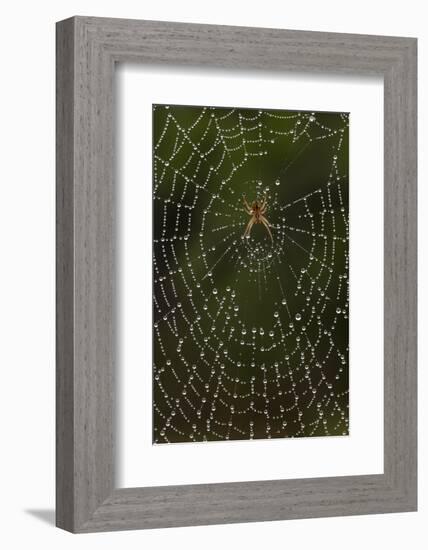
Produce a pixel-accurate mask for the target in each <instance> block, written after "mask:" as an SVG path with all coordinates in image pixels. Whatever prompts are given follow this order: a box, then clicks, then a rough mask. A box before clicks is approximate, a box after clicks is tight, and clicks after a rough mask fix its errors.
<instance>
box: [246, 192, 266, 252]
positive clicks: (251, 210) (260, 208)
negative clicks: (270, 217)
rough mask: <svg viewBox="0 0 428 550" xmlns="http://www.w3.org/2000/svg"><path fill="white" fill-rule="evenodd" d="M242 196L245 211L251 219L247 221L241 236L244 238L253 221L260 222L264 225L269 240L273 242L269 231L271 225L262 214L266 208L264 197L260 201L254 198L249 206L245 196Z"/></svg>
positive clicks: (248, 232)
mask: <svg viewBox="0 0 428 550" xmlns="http://www.w3.org/2000/svg"><path fill="white" fill-rule="evenodd" d="M242 198H243V201H244V209H245V212H246V213H247V214H248V215H249V216H251V219H250V221H249V222H248V224H247V227H246V228H245V232H244V234H243V236H242V237H243V238H245V237H247V236H248V235H249V234H250V232H251V228H252V227H253V225H254V224H255V223H262V224H263V225H264V226H265V227H266V230H267V232H268V233H269V237H270V239H271V241H272V242H273V238H272V233H271V230H270V228H271V227H272V226H271V225H270V223H269V222H268V221H267V219H266V218H265V216H264V214H265V212H266V209H267V201H266V197H264V198H263V200H262V201H261V202H259V200H255V201H254V202H253V203H252V204H251V206H250V205H249V204H248V202H247V199H246V198H245V196H243V197H242Z"/></svg>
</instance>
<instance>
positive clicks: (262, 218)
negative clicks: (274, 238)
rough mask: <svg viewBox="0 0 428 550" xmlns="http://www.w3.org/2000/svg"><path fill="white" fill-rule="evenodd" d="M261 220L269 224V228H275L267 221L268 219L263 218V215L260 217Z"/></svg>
mask: <svg viewBox="0 0 428 550" xmlns="http://www.w3.org/2000/svg"><path fill="white" fill-rule="evenodd" d="M259 219H260V220H261V219H263V220H264V221H265V222H266V223H267V224H268V226H269V227H273V226H272V225H271V224H270V223H269V222H268V221H267V219H266V217H265V216H263V215H262V214H261V215H260V216H259Z"/></svg>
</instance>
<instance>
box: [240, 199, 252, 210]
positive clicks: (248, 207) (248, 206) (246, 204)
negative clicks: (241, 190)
mask: <svg viewBox="0 0 428 550" xmlns="http://www.w3.org/2000/svg"><path fill="white" fill-rule="evenodd" d="M242 200H243V201H244V206H245V208H246V209H247V212H248V211H250V212H252V209H251V206H250V205H249V204H248V202H247V199H246V198H245V195H242Z"/></svg>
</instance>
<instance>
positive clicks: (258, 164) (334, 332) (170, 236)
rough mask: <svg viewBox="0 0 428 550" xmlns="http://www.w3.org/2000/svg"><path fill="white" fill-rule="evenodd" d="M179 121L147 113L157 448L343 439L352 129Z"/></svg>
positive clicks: (246, 115)
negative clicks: (311, 161) (302, 166)
mask: <svg viewBox="0 0 428 550" xmlns="http://www.w3.org/2000/svg"><path fill="white" fill-rule="evenodd" d="M184 108H185V109H187V111H186V113H187V116H186V117H183V116H181V114H182V112H183V111H182V109H183V107H180V106H169V105H154V106H153V123H154V143H153V203H154V229H153V236H154V244H153V285H154V287H153V288H154V292H153V296H154V298H153V300H154V301H153V317H154V328H153V345H154V353H153V441H154V443H174V442H192V441H193V442H195V441H222V440H234V439H269V438H276V437H310V436H332V435H347V434H348V430H349V414H348V311H349V306H348V304H349V300H348V267H349V266H348V233H349V225H348V204H347V196H348V194H347V186H348V174H347V166H348V165H347V153H346V152H345V151H344V150H343V144H344V141H345V140H346V139H347V136H348V128H349V120H348V115H347V114H343V113H334V114H331V117H332V118H331V121H332V124H331V125H330V124H328V120H329V118H328V116H327V115H326V114H319V113H316V112H313V113H311V112H297V111H296V112H293V111H275V110H248V109H245V110H244V109H236V108H230V109H226V108H214V107H193V108H189V107H184ZM189 109H190V110H189ZM189 113H190V114H189ZM326 120H327V123H326ZM320 146H322V151H324V153H323V154H324V157H323V158H324V160H325V164H326V166H327V167H328V168H327V172H326V175H325V176H322V177H321V179H320V184H319V185H317V186H316V188H314V189H312V190H310V191H309V192H306V191H305V190H302V193H300V191H299V181H298V178H296V176H294V178H293V181H290V179H289V178H288V174H289V173H290V170H292V167H293V165H297V164H298V163H299V162H301V161H302V160H303V161H304V159H305V154H307V153H308V151H309V150H310V149H311V148H312V150H314V151H316V150H317V147H320ZM282 150H284V151H287V152H288V153H287V155H285V157H286V158H282V159H281V162H280V163H278V162H276V161H275V162H276V164H275V162H274V163H273V164H274V165H275V166H274V169H272V170H271V171H270V172H269V174H268V175H266V174H265V172H263V167H264V166H265V167H266V166H270V164H269V159H270V155H271V154H272V155H275V159H277V158H279V157H280V156H281V151H282ZM278 151H279V153H278ZM325 151H327V153H325ZM278 155H279V156H278ZM326 157H327V158H326ZM272 158H273V157H272ZM308 158H310V157H308ZM338 159H339V160H338ZM341 167H342V168H341ZM291 186H292V187H291ZM290 189H293V194H292V196H291V195H290V193H289V192H288V190H290ZM243 195H245V196H246V198H247V200H248V202H249V203H250V204H251V202H252V201H254V200H256V199H257V200H259V201H261V200H263V199H264V198H265V199H266V201H267V211H266V214H265V216H266V218H267V220H268V221H269V223H270V224H271V226H272V228H271V231H272V235H273V242H272V240H271V239H270V237H269V234H268V232H267V231H266V230H265V228H264V227H263V226H261V225H254V226H253V228H252V231H251V232H250V234H249V236H248V237H246V238H243V234H244V230H245V227H246V225H247V223H248V221H249V219H250V216H249V215H248V213H246V212H245V210H244V206H243V199H242V196H243ZM289 196H291V198H290V199H288V197H289Z"/></svg>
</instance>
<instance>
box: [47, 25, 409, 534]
mask: <svg viewBox="0 0 428 550" xmlns="http://www.w3.org/2000/svg"><path fill="white" fill-rule="evenodd" d="M416 78H417V77H416V40H415V39H413V38H402V37H385V36H365V35H346V34H333V33H319V32H306V31H289V30H277V29H258V28H243V27H227V26H214V25H196V24H183V23H169V22H154V21H134V20H120V19H102V18H91V17H89V18H88V17H73V18H71V19H67V20H65V21H61V22H59V23H58V24H57V525H58V527H61V528H63V529H66V530H69V531H72V532H80V533H81V532H93V531H107V530H121V529H142V528H159V527H171V526H185V525H204V524H215V523H234V522H250V521H270V520H281V519H291V518H310V517H321V516H325V517H327V516H338V515H351V514H373V513H386V512H404V511H414V510H416V507H417V429H416V428H417V424H416V420H417V419H416V410H417V407H416V398H417V386H416V383H417V378H416V374H417V373H416V357H417V348H416V345H417V342H416V147H417V141H416V112H417V111H416V84H417V80H416Z"/></svg>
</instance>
